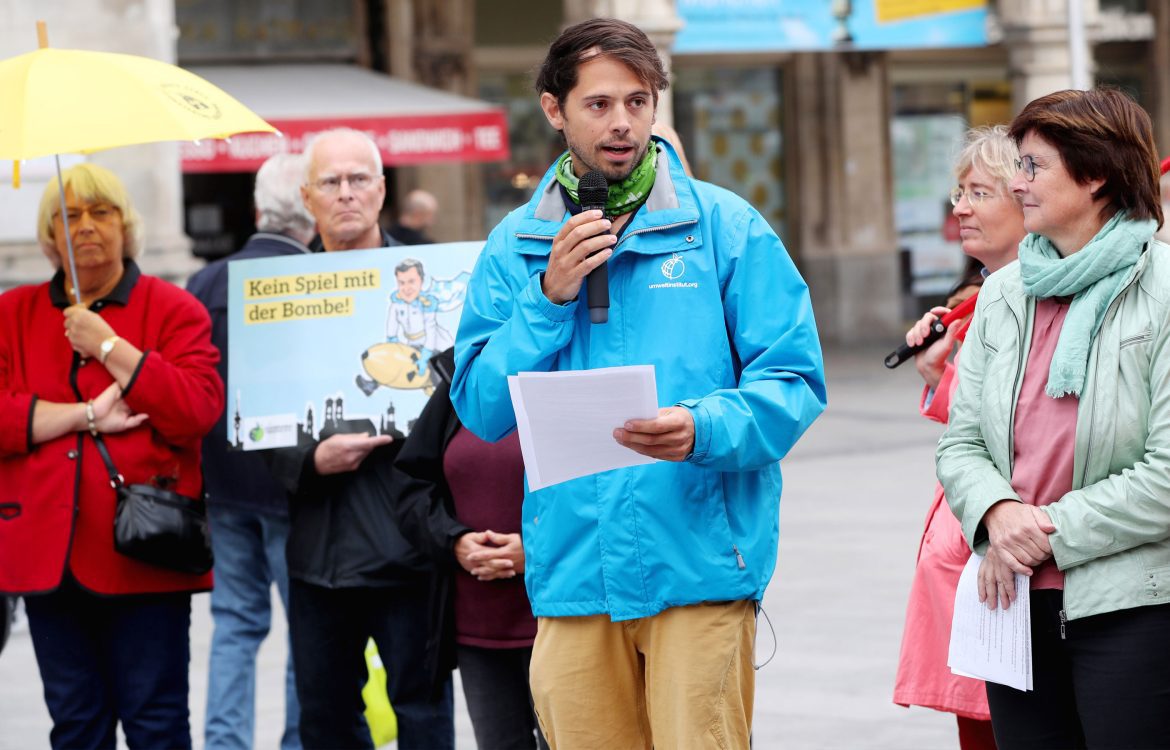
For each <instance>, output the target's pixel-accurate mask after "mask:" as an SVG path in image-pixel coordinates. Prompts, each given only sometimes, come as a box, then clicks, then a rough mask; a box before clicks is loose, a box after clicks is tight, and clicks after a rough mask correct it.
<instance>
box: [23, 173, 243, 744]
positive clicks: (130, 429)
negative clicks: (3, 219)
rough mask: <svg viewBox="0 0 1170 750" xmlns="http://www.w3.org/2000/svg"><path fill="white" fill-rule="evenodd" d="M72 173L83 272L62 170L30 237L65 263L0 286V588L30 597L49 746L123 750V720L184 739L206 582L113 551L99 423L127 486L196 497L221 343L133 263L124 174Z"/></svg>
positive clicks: (151, 740)
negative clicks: (194, 631) (197, 612)
mask: <svg viewBox="0 0 1170 750" xmlns="http://www.w3.org/2000/svg"><path fill="white" fill-rule="evenodd" d="M63 177H64V185H65V211H66V214H67V218H68V220H69V233H70V236H71V238H72V242H73V248H74V254H75V258H76V269H77V270H76V273H77V278H76V279H74V278H72V276H71V274H70V271H69V264H68V261H67V259H66V241H65V224H64V220H63V217H62V216H61V204H60V198H59V192H58V187H57V182H56V181H55V180H54V181H53V182H51V183H50V184H49V185H48V186H47V188H46V189H45V193H44V195H43V196H42V198H41V204H40V212H39V216H38V225H37V235H38V239H39V240H40V242H41V245H42V248H43V249H44V251H45V254H46V255H47V256H48V257H49V260H50V261H52V263H53V265H54V266H55V267H56V268H57V269H58V270H57V273H56V274H55V275H54V276H53V278H52V279H51V280H50V281H49V282H48V283H45V284H41V285H37V286H23V287H18V288H16V289H13V290H11V291H8V292H6V293H4V294H3V295H0V593H8V594H20V595H23V596H25V598H26V605H27V607H26V608H27V611H28V620H29V627H30V631H31V634H32V640H33V646H34V648H35V650H36V655H37V664H38V666H39V668H40V672H41V678H42V681H43V683H44V688H45V702H46V703H47V704H48V708H49V713H50V714H51V715H52V718H53V730H52V734H51V741H52V745H53V747H54V748H63V747H68V748H98V747H108V748H113V747H114V741H115V726H116V724H117V723H118V722H119V721H120V722H121V723H122V728H123V731H124V733H125V735H126V740H127V742H128V744H129V745H130V747H132V748H137V747H142V748H161V747H167V748H175V747H190V745H191V739H190V730H189V726H188V710H187V667H188V661H189V640H188V630H189V626H190V599H191V592H193V591H201V590H206V589H208V588H210V587H211V576H210V575H209V574H208V575H201V576H200V575H187V574H183V573H176V572H172V571H169V570H165V569H163V568H158V567H154V566H151V565H148V564H146V563H141V562H137V561H135V560H132V559H130V558H128V557H124V556H122V555H121V554H119V553H118V552H116V551H115V550H114V539H113V527H114V524H113V519H114V505H115V497H114V490H113V488H112V487H111V486H110V481H109V476H108V474H107V471H106V468H105V464H104V463H103V462H102V459H101V457H100V456H99V454H98V451H97V447H96V443H95V440H94V437H93V435H92V434H91V433H93V434H97V433H100V434H101V436H102V439H103V440H104V442H105V444H106V446H107V448H108V450H109V452H110V454H111V457H112V459H113V463H114V464H115V465H116V467H117V469H118V471H119V472H120V473H121V474H122V475H123V476H124V477H125V480H126V482H127V483H128V484H135V483H143V484H155V485H158V486H163V487H167V488H169V489H172V490H174V491H176V492H178V493H180V494H182V495H186V496H193V497H198V496H199V494H200V492H201V491H202V488H201V485H202V482H201V479H200V471H199V446H200V440H201V439H202V437H203V435H204V434H206V433H207V432H208V431H209V430H210V429H211V428H212V427H213V425H214V424H215V422H216V421H217V419H218V417H219V415H220V413H221V410H222V407H223V383H222V382H221V381H220V379H219V376H218V374H217V373H216V370H215V364H216V361H217V360H218V354H217V352H216V349H215V348H214V347H213V346H212V344H211V338H210V331H211V327H210V321H209V319H208V317H207V312H206V311H205V310H204V308H203V306H202V305H200V304H199V302H198V301H196V300H195V298H194V297H192V296H190V295H189V294H187V293H186V292H184V291H182V290H181V289H179V288H178V287H175V286H173V285H171V284H169V283H167V282H165V281H162V280H160V279H157V278H154V277H151V276H145V275H143V274H142V273H141V272H140V271H139V270H138V266H137V265H136V264H135V262H134V260H133V258H134V256H135V255H136V254H137V252H138V249H139V246H140V244H141V234H142V228H141V222H140V219H139V217H138V214H137V213H136V212H135V210H134V208H133V206H132V205H131V203H130V199H129V196H128V195H127V193H126V190H125V188H124V187H123V185H122V183H121V182H120V181H119V180H118V178H117V177H115V176H114V175H113V174H112V173H110V172H109V171H107V170H105V169H102V168H101V167H98V166H95V165H92V164H82V165H79V166H77V167H74V168H72V169H70V170H68V171H66V172H65V174H64V176H63ZM74 289H76V292H74ZM78 296H79V297H80V301H81V304H77V300H78Z"/></svg>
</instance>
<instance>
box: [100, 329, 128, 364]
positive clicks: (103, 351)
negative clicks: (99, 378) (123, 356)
mask: <svg viewBox="0 0 1170 750" xmlns="http://www.w3.org/2000/svg"><path fill="white" fill-rule="evenodd" d="M121 340H122V339H121V337H120V336H110V337H109V338H108V339H106V340H105V341H103V342H102V345H101V346H99V347H98V361H99V362H101V363H102V364H103V365H104V364H105V363H106V358H107V357H109V356H110V352H112V351H114V344H117V343H118V342H119V341H121Z"/></svg>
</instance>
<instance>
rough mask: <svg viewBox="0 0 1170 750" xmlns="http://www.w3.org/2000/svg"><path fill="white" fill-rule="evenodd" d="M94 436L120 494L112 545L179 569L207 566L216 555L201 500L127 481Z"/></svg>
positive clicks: (195, 572) (204, 569)
mask: <svg viewBox="0 0 1170 750" xmlns="http://www.w3.org/2000/svg"><path fill="white" fill-rule="evenodd" d="M93 440H94V442H95V443H97V447H98V453H100V454H101V456H102V461H104V462H105V464H106V470H107V471H108V472H109V473H110V486H111V487H113V488H114V492H115V493H116V494H117V498H118V505H117V508H116V509H115V511H114V549H115V550H117V551H118V552H120V553H121V554H123V555H126V556H127V557H132V558H134V559H135V560H138V561H139V562H144V563H149V564H150V565H157V566H158V567H160V568H167V569H169V570H175V571H178V572H180V573H191V574H193V575H202V574H204V573H206V572H207V571H209V570H211V564H212V562H213V560H214V558H213V557H212V554H211V536H210V534H209V533H208V530H207V506H206V505H205V504H204V502H203V501H202V500H200V499H197V498H193V497H187V496H186V495H180V494H179V493H177V492H172V491H171V490H167V489H163V488H161V487H155V486H153V485H149V484H126V481H125V479H124V478H123V477H122V475H121V474H119V473H118V469H117V468H116V467H115V466H114V461H113V459H111V458H110V453H109V451H108V450H106V443H105V441H104V440H102V437H101V435H96V434H95V435H94V436H93Z"/></svg>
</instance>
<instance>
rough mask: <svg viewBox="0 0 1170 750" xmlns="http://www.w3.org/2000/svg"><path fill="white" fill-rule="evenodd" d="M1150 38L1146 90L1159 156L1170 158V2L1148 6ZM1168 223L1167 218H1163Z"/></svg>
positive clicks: (1168, 218)
mask: <svg viewBox="0 0 1170 750" xmlns="http://www.w3.org/2000/svg"><path fill="white" fill-rule="evenodd" d="M1150 12H1151V13H1152V14H1153V16H1154V36H1153V38H1152V39H1151V40H1150V62H1151V66H1150V71H1151V72H1150V88H1152V89H1153V91H1154V97H1153V106H1152V107H1151V111H1150V114H1151V115H1152V116H1153V118H1154V139H1155V140H1156V141H1157V143H1158V149H1159V153H1160V154H1161V155H1162V156H1163V157H1165V156H1170V3H1165V2H1162V3H1150ZM1167 220H1170V217H1167Z"/></svg>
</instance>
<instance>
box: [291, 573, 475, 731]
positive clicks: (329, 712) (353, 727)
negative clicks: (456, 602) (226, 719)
mask: <svg viewBox="0 0 1170 750" xmlns="http://www.w3.org/2000/svg"><path fill="white" fill-rule="evenodd" d="M427 620H428V617H427V590H426V588H425V587H422V586H414V587H403V588H365V587H361V588H342V589H327V588H323V587H321V586H314V585H312V584H310V583H305V582H304V581H298V580H296V579H295V578H294V579H290V580H289V611H288V624H289V635H290V637H291V640H292V650H293V663H294V664H296V665H297V670H296V675H297V697H298V698H299V699H300V703H301V743H302V744H303V745H304V746H305V748H306V749H307V750H315V749H317V748H321V749H326V748H327V749H328V750H340V749H341V748H369V749H370V750H372V748H373V746H374V745H373V741H372V740H371V738H370V729H369V727H368V726H367V724H366V719H365V716H364V715H363V712H364V710H365V707H364V704H363V702H362V696H361V691H362V687H364V686H365V684H366V678H367V675H368V672H367V671H366V659H365V650H366V641H367V639H369V638H373V639H374V643H375V644H377V646H378V656H379V657H381V659H382V663H383V665H385V667H386V693H387V694H388V695H389V697H390V705H391V706H392V707H393V708H394V713H395V714H396V715H397V716H398V748H399V750H453V748H454V747H455V712H454V703H453V700H452V694H451V677H450V675H448V676H447V682H446V685H445V687H444V689H443V691H442V696H441V697H440V698H438V699H434V698H432V693H433V691H432V689H431V684H430V680H429V678H428V676H427V670H426V645H427V636H428V635H429V634H428V632H427Z"/></svg>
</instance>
